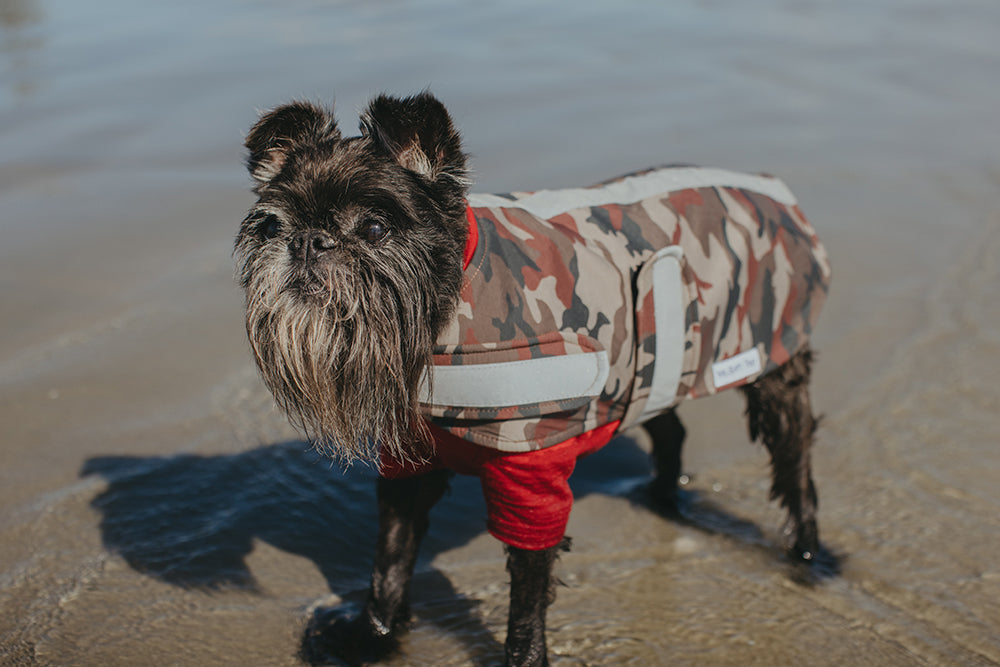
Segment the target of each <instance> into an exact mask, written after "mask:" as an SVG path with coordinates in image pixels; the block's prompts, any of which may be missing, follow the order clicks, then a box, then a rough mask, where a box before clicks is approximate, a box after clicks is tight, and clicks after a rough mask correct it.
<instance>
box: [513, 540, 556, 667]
mask: <svg viewBox="0 0 1000 667" xmlns="http://www.w3.org/2000/svg"><path fill="white" fill-rule="evenodd" d="M560 550H562V551H568V550H569V539H568V538H563V541H562V542H561V543H560V544H558V545H556V546H554V547H550V548H548V549H540V550H537V551H532V550H528V549H518V548H516V547H507V571H508V572H510V609H509V615H508V618H507V641H506V642H505V643H504V665H505V666H506V667H515V666H516V667H542V666H543V665H548V664H549V660H548V652H547V648H546V645H545V612H546V611H547V610H548V607H549V605H550V604H552V601H553V600H554V599H555V583H556V582H555V579H554V578H553V576H552V568H553V566H554V565H555V561H556V557H557V556H558V554H559V551H560Z"/></svg>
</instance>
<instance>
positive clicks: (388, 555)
mask: <svg viewBox="0 0 1000 667" xmlns="http://www.w3.org/2000/svg"><path fill="white" fill-rule="evenodd" d="M450 476H451V473H449V472H448V471H447V470H435V471H432V472H429V473H425V474H422V475H419V476H416V477H409V478H404V479H387V478H381V477H380V478H379V480H378V486H377V494H376V495H377V497H378V510H379V531H378V541H377V543H376V548H375V566H374V568H373V570H372V578H371V588H370V589H369V591H368V599H367V601H366V602H365V606H364V609H363V610H362V611H361V613H360V614H347V615H345V614H343V613H342V612H340V611H339V610H334V611H333V612H332V613H331V614H330V615H329V617H327V618H323V619H319V620H318V621H317V622H314V625H315V626H318V627H311V628H310V629H308V630H307V634H306V642H305V643H304V645H303V656H304V657H305V658H306V659H307V660H308V661H309V662H312V663H314V664H319V663H322V664H326V663H325V662H324V661H325V660H326V656H328V655H332V656H334V657H336V658H338V659H339V660H341V661H346V662H347V663H349V664H367V663H369V662H377V661H379V660H382V659H383V658H385V657H388V656H389V655H390V654H392V653H393V652H394V651H395V650H396V649H397V647H398V636H399V635H400V634H401V633H402V632H405V630H406V629H407V625H408V623H409V620H410V605H409V589H410V580H411V579H412V577H413V568H414V565H416V562H417V552H418V550H419V549H420V542H421V541H422V540H423V537H424V535H425V534H426V533H427V527H428V525H429V520H428V515H429V513H430V510H431V507H433V506H434V504H435V503H436V502H437V501H438V500H440V499H441V497H442V496H443V495H444V493H445V491H447V489H448V481H449V479H450Z"/></svg>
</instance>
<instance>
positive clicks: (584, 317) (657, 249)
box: [235, 93, 830, 665]
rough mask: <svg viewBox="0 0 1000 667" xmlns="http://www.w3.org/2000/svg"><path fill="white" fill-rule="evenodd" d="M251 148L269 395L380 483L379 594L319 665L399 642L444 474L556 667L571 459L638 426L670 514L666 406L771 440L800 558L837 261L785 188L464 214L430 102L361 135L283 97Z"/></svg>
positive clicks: (705, 188) (380, 104)
mask: <svg viewBox="0 0 1000 667" xmlns="http://www.w3.org/2000/svg"><path fill="white" fill-rule="evenodd" d="M246 146H247V148H248V149H249V153H250V155H249V160H248V168H249V170H250V172H251V174H252V176H253V178H254V179H255V180H256V187H255V192H256V193H257V194H258V196H259V199H258V201H257V203H256V205H255V206H254V208H253V210H252V211H251V212H250V214H249V215H248V216H247V218H246V219H245V220H244V221H243V224H242V226H241V228H240V232H239V235H238V238H237V241H236V252H235V254H236V258H237V263H238V273H239V277H240V280H241V284H242V287H243V289H244V290H245V292H246V325H247V333H248V335H249V339H250V342H251V346H252V348H253V352H254V355H255V357H256V361H257V364H258V366H259V368H260V371H261V373H262V376H263V378H264V381H265V383H266V384H267V386H268V388H269V389H270V390H271V391H272V392H273V394H274V395H275V397H276V399H277V401H278V403H279V405H280V406H281V407H282V408H283V409H284V411H285V412H286V413H287V414H288V415H289V418H290V419H291V420H292V421H293V423H295V424H297V425H298V426H300V427H301V428H302V429H303V430H304V431H305V432H306V433H307V435H308V436H309V437H310V438H311V439H312V440H313V441H314V442H315V443H316V444H317V445H318V446H320V447H322V448H325V449H326V450H327V451H329V452H330V453H332V454H333V455H335V456H338V457H340V458H342V459H344V460H352V459H358V458H360V459H366V460H369V461H374V462H377V463H378V465H379V468H380V471H381V472H382V475H381V476H380V479H379V481H378V488H377V496H378V505H379V538H378V544H377V549H376V555H375V567H374V572H373V575H372V583H371V590H370V592H369V596H368V601H367V603H366V606H365V607H364V610H363V612H362V613H360V614H359V615H357V616H356V617H354V618H341V619H338V620H336V621H332V622H331V623H330V624H329V625H328V626H327V627H324V628H319V629H318V630H317V636H316V641H317V642H319V644H320V645H321V647H322V650H324V651H328V652H329V653H331V654H334V655H336V656H337V658H338V659H341V660H345V661H347V662H350V663H361V662H367V661H373V660H378V659H380V658H382V657H385V656H386V655H388V654H389V653H391V652H392V651H393V650H395V648H396V647H397V642H396V638H397V637H398V635H399V634H400V633H401V632H403V631H404V630H405V628H406V624H407V622H408V620H409V608H408V597H407V591H408V586H409V582H410V579H411V576H412V572H413V567H414V563H415V561H416V556H417V550H418V548H419V545H420V542H421V539H422V538H423V536H424V534H425V532H426V530H427V526H428V513H429V511H430V509H431V507H432V506H433V505H434V504H435V503H436V502H437V501H438V500H439V499H440V498H441V497H442V495H443V494H444V492H445V490H446V488H447V485H448V480H449V478H450V475H451V474H452V471H458V472H462V473H467V474H475V475H478V476H479V477H480V479H481V480H482V482H483V489H484V493H485V494H486V497H487V504H488V506H489V529H490V531H491V532H492V533H493V534H494V535H496V536H497V537H499V538H500V539H501V540H502V541H503V542H505V543H506V545H507V553H508V570H509V572H510V576H511V603H510V612H509V624H508V634H507V639H506V643H505V651H506V662H507V664H511V665H543V664H547V655H546V644H545V614H546V609H547V607H548V605H549V604H550V602H551V600H552V597H553V594H552V591H553V581H554V580H553V577H552V567H553V563H554V561H555V559H556V554H557V553H558V552H559V550H560V548H566V545H567V544H568V542H567V541H566V539H565V538H564V537H563V532H564V530H565V525H566V520H567V517H568V514H569V506H570V504H571V503H572V494H571V493H570V492H569V487H568V484H567V479H568V478H569V475H570V473H571V472H572V469H573V465H574V463H575V461H576V459H577V458H578V457H579V456H582V455H585V454H587V453H589V452H592V451H594V450H595V449H597V448H598V447H600V446H602V445H603V444H605V443H606V442H607V441H608V440H609V439H610V438H611V437H612V435H613V434H614V433H615V432H617V431H619V430H620V429H622V428H625V427H627V426H631V425H633V424H643V425H644V427H645V428H646V429H647V431H648V432H649V433H650V435H651V436H652V440H653V448H654V449H653V456H654V461H655V468H656V478H655V480H654V482H653V483H652V485H651V487H650V490H651V493H652V496H653V499H654V500H655V502H657V503H658V504H659V505H660V506H661V507H663V508H665V509H667V510H668V511H669V510H672V509H675V508H676V506H675V496H676V491H677V479H678V476H679V473H680V452H681V444H682V441H683V438H684V427H683V426H682V425H681V423H680V421H679V420H678V418H677V416H676V414H675V413H674V410H673V408H674V406H675V404H676V403H677V402H678V401H679V400H681V399H685V398H692V397H697V396H702V395H706V394H713V393H715V392H716V391H718V390H720V389H724V388H729V387H739V388H740V389H741V390H742V391H743V392H744V393H745V395H746V397H747V405H748V407H747V414H748V417H749V423H750V435H751V438H752V439H754V440H756V439H758V438H759V439H761V440H762V441H763V442H764V444H765V445H766V446H767V447H768V449H769V450H770V453H771V460H772V464H773V486H772V490H771V497H772V498H774V499H780V501H781V503H782V505H784V506H785V507H786V508H787V509H788V513H789V522H788V527H787V534H788V535H789V536H790V538H791V540H792V544H791V548H790V550H791V552H792V554H793V555H794V556H795V557H797V558H798V559H801V560H803V561H810V560H813V559H814V557H815V556H816V554H817V553H818V552H819V549H820V546H819V538H818V532H817V528H816V520H815V512H816V502H817V500H816V492H815V489H814V487H813V482H812V478H811V472H810V462H809V451H810V447H811V444H812V439H813V433H814V430H815V426H816V421H815V419H814V417H813V415H812V411H811V408H810V402H809V390H808V385H809V376H810V365H811V352H810V350H809V347H808V344H807V337H808V335H809V334H810V333H811V330H812V327H813V324H814V323H815V319H816V317H817V315H818V313H819V310H820V308H821V306H822V303H823V300H824V297H825V295H826V291H827V288H828V284H829V275H830V271H829V265H828V263H827V260H826V255H825V252H824V251H823V248H822V246H821V245H820V244H819V241H818V240H817V239H816V236H815V233H814V232H813V230H812V228H811V227H810V226H809V223H808V222H807V221H806V220H805V218H804V217H803V216H802V214H801V212H800V211H799V209H798V206H797V205H796V204H795V201H794V198H792V196H791V193H790V192H788V190H787V188H785V186H784V185H783V184H782V183H781V182H780V181H778V180H776V179H773V178H770V177H766V176H752V175H745V174H736V173H733V172H725V171H721V170H711V169H697V168H693V167H667V168H660V169H652V170H648V171H645V172H639V173H636V174H632V175H629V176H627V177H622V178H619V179H615V180H613V181H609V182H607V183H604V184H600V185H599V186H595V187H592V188H586V189H581V190H564V191H548V192H538V193H519V194H511V195H495V196H479V197H478V198H476V197H471V198H470V199H469V200H468V201H467V199H466V190H467V186H468V174H467V171H466V157H465V155H464V154H463V152H462V148H461V141H460V138H459V135H458V133H457V132H456V130H455V129H454V127H453V126H452V122H451V119H450V117H449V115H448V113H447V111H446V110H445V108H444V106H443V105H442V104H441V103H440V102H439V101H438V100H437V99H435V98H434V97H433V96H431V95H430V94H428V93H422V94H420V95H416V96H414V97H409V98H405V99H397V98H393V97H388V96H379V97H377V98H376V99H374V100H373V101H372V102H371V103H370V105H369V107H368V108H367V110H366V111H365V112H364V113H363V114H362V118H361V136H359V137H351V138H343V137H342V136H341V134H340V131H339V130H338V129H337V125H336V121H335V120H334V117H333V115H332V113H331V112H329V111H327V110H324V109H322V108H319V107H317V106H314V105H312V104H306V103H293V104H289V105H286V106H282V107H279V108H277V109H275V110H274V111H271V112H269V113H267V114H266V115H264V116H263V117H262V118H261V119H260V121H259V122H258V123H257V124H256V125H255V126H254V127H253V128H252V130H251V131H250V134H249V136H248V137H247V140H246Z"/></svg>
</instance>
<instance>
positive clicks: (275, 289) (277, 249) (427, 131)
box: [235, 93, 467, 460]
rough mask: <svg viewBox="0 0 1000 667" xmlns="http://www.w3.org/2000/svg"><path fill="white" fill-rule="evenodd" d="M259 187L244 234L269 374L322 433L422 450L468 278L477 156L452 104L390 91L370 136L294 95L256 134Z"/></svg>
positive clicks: (241, 272)
mask: <svg viewBox="0 0 1000 667" xmlns="http://www.w3.org/2000/svg"><path fill="white" fill-rule="evenodd" d="M246 146H247V148H248V149H249V152H250V155H249V159H248V163H247V166H248V168H249V170H250V173H251V175H252V176H253V178H254V179H255V181H256V185H255V188H254V190H255V192H256V193H257V195H258V196H259V199H258V201H257V203H256V205H255V206H254V207H253V209H252V210H251V211H250V213H249V215H248V216H247V217H246V219H245V220H244V221H243V223H242V225H241V227H240V231H239V235H238V236H237V239H236V249H235V256H236V261H237V275H238V278H239V280H240V284H241V285H242V287H243V289H244V291H245V293H246V326H247V333H248V335H249V338H250V343H251V347H252V348H253V352H254V355H255V357H256V360H257V364H258V366H259V368H260V371H261V374H262V376H263V378H264V381H265V383H266V384H267V386H268V388H269V389H270V390H271V391H272V393H274V395H275V398H276V399H277V401H278V403H279V405H280V406H281V407H282V408H283V409H284V410H285V412H286V413H287V414H288V416H289V418H290V419H291V420H292V421H293V423H295V424H297V425H298V426H300V427H302V428H303V429H304V430H305V431H306V433H307V435H308V436H309V437H310V438H311V439H312V440H314V442H316V443H317V444H318V445H320V446H323V447H324V448H327V449H329V450H330V451H331V452H332V453H333V454H335V455H338V456H340V457H342V458H344V459H347V460H350V459H353V458H357V457H362V458H367V459H374V458H376V456H377V452H378V448H379V447H385V448H387V449H388V451H389V452H390V453H391V454H393V455H394V456H396V457H398V458H402V459H412V458H415V457H419V456H421V455H422V453H423V452H422V446H423V445H424V444H425V442H426V434H425V433H424V427H423V422H422V421H421V420H420V419H419V417H418V416H417V387H418V384H419V382H420V381H421V379H422V376H423V372H424V369H425V367H427V366H428V365H429V361H430V354H431V346H432V344H433V342H434V340H435V338H436V337H437V334H438V333H439V331H440V329H441V327H442V326H443V325H444V323H445V322H446V321H447V319H448V317H449V315H450V314H451V311H452V309H453V307H454V304H455V302H456V300H457V297H458V292H459V288H460V286H461V280H462V259H461V258H462V251H463V247H464V244H465V239H466V236H467V228H466V223H465V200H464V196H465V189H466V170H465V156H464V154H463V153H462V150H461V143H460V139H459V136H458V133H457V132H456V131H455V130H454V128H453V126H452V123H451V119H450V118H449V116H448V113H447V111H446V110H445V108H444V106H443V105H442V104H441V103H440V102H438V101H437V100H436V99H435V98H434V97H432V96H431V95H429V94H427V93H424V94H421V95H417V96H415V97H410V98H406V99H396V98H391V97H385V96H380V97H378V98H376V99H375V100H373V101H372V102H371V104H370V105H369V107H368V109H367V110H366V111H365V112H364V113H363V114H362V116H361V136H360V137H351V138H346V139H345V138H342V137H341V134H340V131H339V130H338V129H337V125H336V121H335V119H334V117H333V115H332V113H331V112H329V111H327V110H324V109H321V108H319V107H316V106H314V105H312V104H306V103H293V104H289V105H286V106H282V107H279V108H277V109H275V110H273V111H271V112H269V113H267V114H265V115H264V116H263V117H262V118H261V119H260V121H259V122H258V123H257V124H256V125H254V127H253V128H252V129H251V130H250V134H249V135H248V136H247V140H246Z"/></svg>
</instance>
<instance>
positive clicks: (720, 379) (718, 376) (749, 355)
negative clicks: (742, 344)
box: [712, 348, 761, 389]
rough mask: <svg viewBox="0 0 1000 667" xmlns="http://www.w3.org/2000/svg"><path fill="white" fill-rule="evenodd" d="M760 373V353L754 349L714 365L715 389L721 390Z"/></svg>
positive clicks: (713, 378)
mask: <svg viewBox="0 0 1000 667" xmlns="http://www.w3.org/2000/svg"><path fill="white" fill-rule="evenodd" d="M760 371H761V365H760V351H759V350H757V348H753V349H752V350H747V351H746V352H740V353H739V354H737V355H736V356H734V357H729V358H728V359H723V360H722V361H717V362H715V363H714V364H712V380H713V381H714V382H715V388H716V389H721V388H722V387H725V386H726V385H729V384H732V383H734V382H739V381H740V380H742V379H744V378H748V377H750V376H751V375H755V374H757V373H760Z"/></svg>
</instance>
